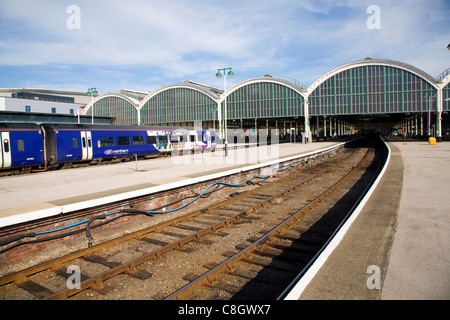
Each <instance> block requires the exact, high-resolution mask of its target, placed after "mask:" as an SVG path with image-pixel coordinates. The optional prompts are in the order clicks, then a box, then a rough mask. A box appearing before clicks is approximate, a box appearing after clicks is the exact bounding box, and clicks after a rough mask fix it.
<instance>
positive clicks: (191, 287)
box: [164, 149, 370, 300]
mask: <svg viewBox="0 0 450 320" xmlns="http://www.w3.org/2000/svg"><path fill="white" fill-rule="evenodd" d="M369 153H370V149H368V150H367V152H366V154H365V155H364V157H363V158H362V160H361V161H360V162H359V163H358V165H357V166H355V167H353V168H352V170H351V171H349V172H348V173H347V174H346V175H345V176H344V177H342V178H341V179H339V180H338V181H337V182H336V183H334V184H333V185H332V186H331V187H330V188H328V189H327V190H325V191H324V192H322V193H321V194H320V195H318V196H316V197H315V198H314V199H313V200H311V201H310V202H309V203H308V204H306V205H305V206H303V207H302V208H301V209H299V210H298V211H296V212H295V213H294V214H292V215H291V216H290V217H289V218H287V219H285V220H284V221H283V222H281V223H280V224H279V225H277V226H276V227H274V228H273V229H271V230H270V231H269V232H268V233H266V234H265V235H264V236H262V237H261V238H259V239H258V240H256V241H255V242H253V243H252V244H250V245H248V246H247V247H245V248H243V249H242V250H240V251H239V252H237V253H236V254H234V255H233V256H231V257H229V258H228V259H226V260H225V261H223V262H222V263H220V264H218V265H217V266H216V267H214V268H212V269H210V270H209V271H207V272H205V273H204V274H203V275H201V276H199V277H198V278H197V279H195V280H194V281H192V282H190V283H188V284H186V285H185V286H183V287H182V288H180V289H179V290H177V291H175V292H174V293H172V294H171V295H169V296H167V297H166V298H165V299H164V300H181V299H186V297H187V296H189V295H190V294H191V293H192V292H194V291H195V290H196V289H198V288H199V287H201V286H203V285H214V284H216V283H217V277H218V275H220V274H222V273H224V272H226V271H228V270H232V269H233V267H234V265H235V264H236V263H237V262H238V261H240V260H242V259H245V258H249V257H250V255H251V253H252V252H253V251H255V250H262V248H263V247H264V245H265V243H266V242H267V241H270V239H271V238H273V237H274V236H276V235H277V234H281V233H282V230H283V229H284V228H285V227H289V226H290V224H291V223H292V222H293V221H294V220H297V219H298V218H299V217H300V214H302V213H304V212H305V211H306V210H309V209H311V208H312V206H313V205H315V204H316V203H317V202H320V201H322V200H323V199H324V198H325V197H326V196H328V195H329V194H331V193H332V192H333V191H334V190H336V189H337V187H338V186H340V185H341V184H342V183H344V182H345V181H346V180H347V179H349V178H350V177H351V176H352V175H354V174H355V173H356V172H357V171H359V170H360V168H361V167H362V165H363V164H364V163H365V162H366V160H367V158H368V156H369Z"/></svg>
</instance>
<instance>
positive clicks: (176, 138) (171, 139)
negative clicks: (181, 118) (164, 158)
mask: <svg viewBox="0 0 450 320" xmlns="http://www.w3.org/2000/svg"><path fill="white" fill-rule="evenodd" d="M170 142H172V143H176V142H178V136H170Z"/></svg>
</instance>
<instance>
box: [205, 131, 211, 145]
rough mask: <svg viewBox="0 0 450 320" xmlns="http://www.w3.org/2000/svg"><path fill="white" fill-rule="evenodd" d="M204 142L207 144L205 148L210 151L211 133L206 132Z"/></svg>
mask: <svg viewBox="0 0 450 320" xmlns="http://www.w3.org/2000/svg"><path fill="white" fill-rule="evenodd" d="M206 142H207V146H206V147H207V148H208V149H211V132H210V131H206Z"/></svg>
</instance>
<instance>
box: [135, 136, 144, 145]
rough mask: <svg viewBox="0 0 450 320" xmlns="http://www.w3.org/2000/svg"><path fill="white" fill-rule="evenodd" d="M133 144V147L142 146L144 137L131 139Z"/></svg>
mask: <svg viewBox="0 0 450 320" xmlns="http://www.w3.org/2000/svg"><path fill="white" fill-rule="evenodd" d="M133 144H134V145H139V144H144V137H142V136H135V137H133Z"/></svg>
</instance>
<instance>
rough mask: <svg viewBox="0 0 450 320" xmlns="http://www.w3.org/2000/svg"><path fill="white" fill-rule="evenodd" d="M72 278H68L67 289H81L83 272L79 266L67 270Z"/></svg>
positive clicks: (72, 266)
mask: <svg viewBox="0 0 450 320" xmlns="http://www.w3.org/2000/svg"><path fill="white" fill-rule="evenodd" d="M66 273H67V274H70V276H69V277H68V278H67V281H66V285H67V289H70V290H72V289H81V270H80V267H79V266H76V265H71V266H69V267H68V268H67V270H66Z"/></svg>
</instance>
